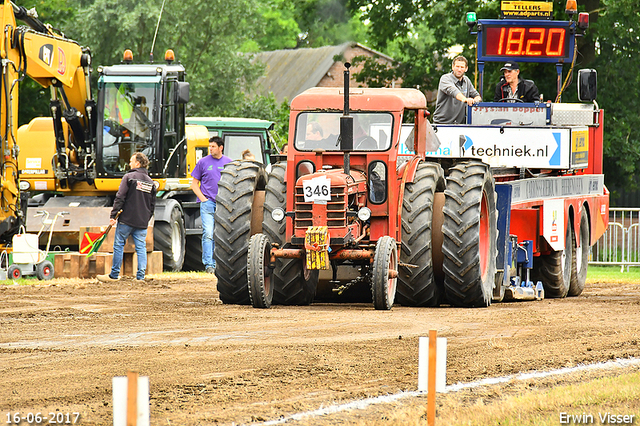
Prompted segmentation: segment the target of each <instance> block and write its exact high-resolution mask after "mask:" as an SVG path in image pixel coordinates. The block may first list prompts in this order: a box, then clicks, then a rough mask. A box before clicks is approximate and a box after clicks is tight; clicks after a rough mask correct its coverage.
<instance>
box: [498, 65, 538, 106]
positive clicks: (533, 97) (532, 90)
mask: <svg viewBox="0 0 640 426" xmlns="http://www.w3.org/2000/svg"><path fill="white" fill-rule="evenodd" d="M500 71H502V73H503V74H502V77H501V78H500V82H499V83H498V85H497V86H496V91H495V94H494V96H493V101H494V102H501V101H502V102H518V100H519V101H521V102H540V95H539V94H538V87H536V84H535V83H534V82H533V81H531V80H525V79H523V78H520V67H519V66H518V64H517V63H516V62H507V63H506V64H504V66H503V67H502V68H501V69H500ZM503 99H504V100H503Z"/></svg>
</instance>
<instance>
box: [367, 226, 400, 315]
mask: <svg viewBox="0 0 640 426" xmlns="http://www.w3.org/2000/svg"><path fill="white" fill-rule="evenodd" d="M397 277H398V248H397V246H396V240H394V239H393V238H391V237H389V236H384V237H382V238H380V239H379V240H378V243H377V244H376V253H375V255H374V257H373V273H372V279H371V295H372V296H373V307H374V308H376V309H378V310H386V311H388V310H389V309H391V308H392V307H393V301H394V299H395V297H396V284H397V281H398V278H397Z"/></svg>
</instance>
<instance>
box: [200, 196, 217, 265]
mask: <svg viewBox="0 0 640 426" xmlns="http://www.w3.org/2000/svg"><path fill="white" fill-rule="evenodd" d="M215 212H216V202H215V201H212V200H207V201H204V202H201V203H200V219H201V220H202V263H203V264H204V267H205V269H206V268H209V267H213V268H215V267H216V261H215V259H214V258H213V249H214V248H215V242H214V241H213V227H214V220H213V216H214V214H215Z"/></svg>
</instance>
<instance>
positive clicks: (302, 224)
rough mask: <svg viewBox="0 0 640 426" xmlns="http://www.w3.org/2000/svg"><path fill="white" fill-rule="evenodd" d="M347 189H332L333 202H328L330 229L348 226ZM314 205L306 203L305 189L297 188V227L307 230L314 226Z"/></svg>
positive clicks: (328, 223) (341, 187)
mask: <svg viewBox="0 0 640 426" xmlns="http://www.w3.org/2000/svg"><path fill="white" fill-rule="evenodd" d="M346 189H347V188H346V187H344V186H338V187H332V188H331V201H328V202H327V223H326V225H327V226H328V227H329V228H344V227H346V226H347V194H346V193H347V191H346ZM312 210H313V203H307V202H305V201H304V193H303V188H296V205H295V213H296V216H295V221H294V224H295V227H296V228H303V229H306V228H307V227H309V226H313V213H312Z"/></svg>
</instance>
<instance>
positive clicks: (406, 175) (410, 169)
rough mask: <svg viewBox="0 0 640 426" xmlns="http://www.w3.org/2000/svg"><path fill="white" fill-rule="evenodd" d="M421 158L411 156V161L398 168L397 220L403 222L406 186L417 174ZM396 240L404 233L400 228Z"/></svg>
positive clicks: (399, 239)
mask: <svg viewBox="0 0 640 426" xmlns="http://www.w3.org/2000/svg"><path fill="white" fill-rule="evenodd" d="M420 160H421V158H420V157H419V156H417V155H415V156H413V157H411V159H410V160H409V161H407V162H406V163H404V164H403V165H402V166H400V168H398V173H397V178H398V183H399V186H400V191H399V192H398V206H397V210H396V211H397V215H398V217H397V222H396V223H402V203H403V202H404V186H405V185H406V184H407V182H409V183H412V182H413V180H414V179H415V176H416V170H418V164H420ZM395 237H396V241H398V242H400V241H401V239H402V235H401V232H400V228H399V227H398V229H397V230H396V236H395Z"/></svg>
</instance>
